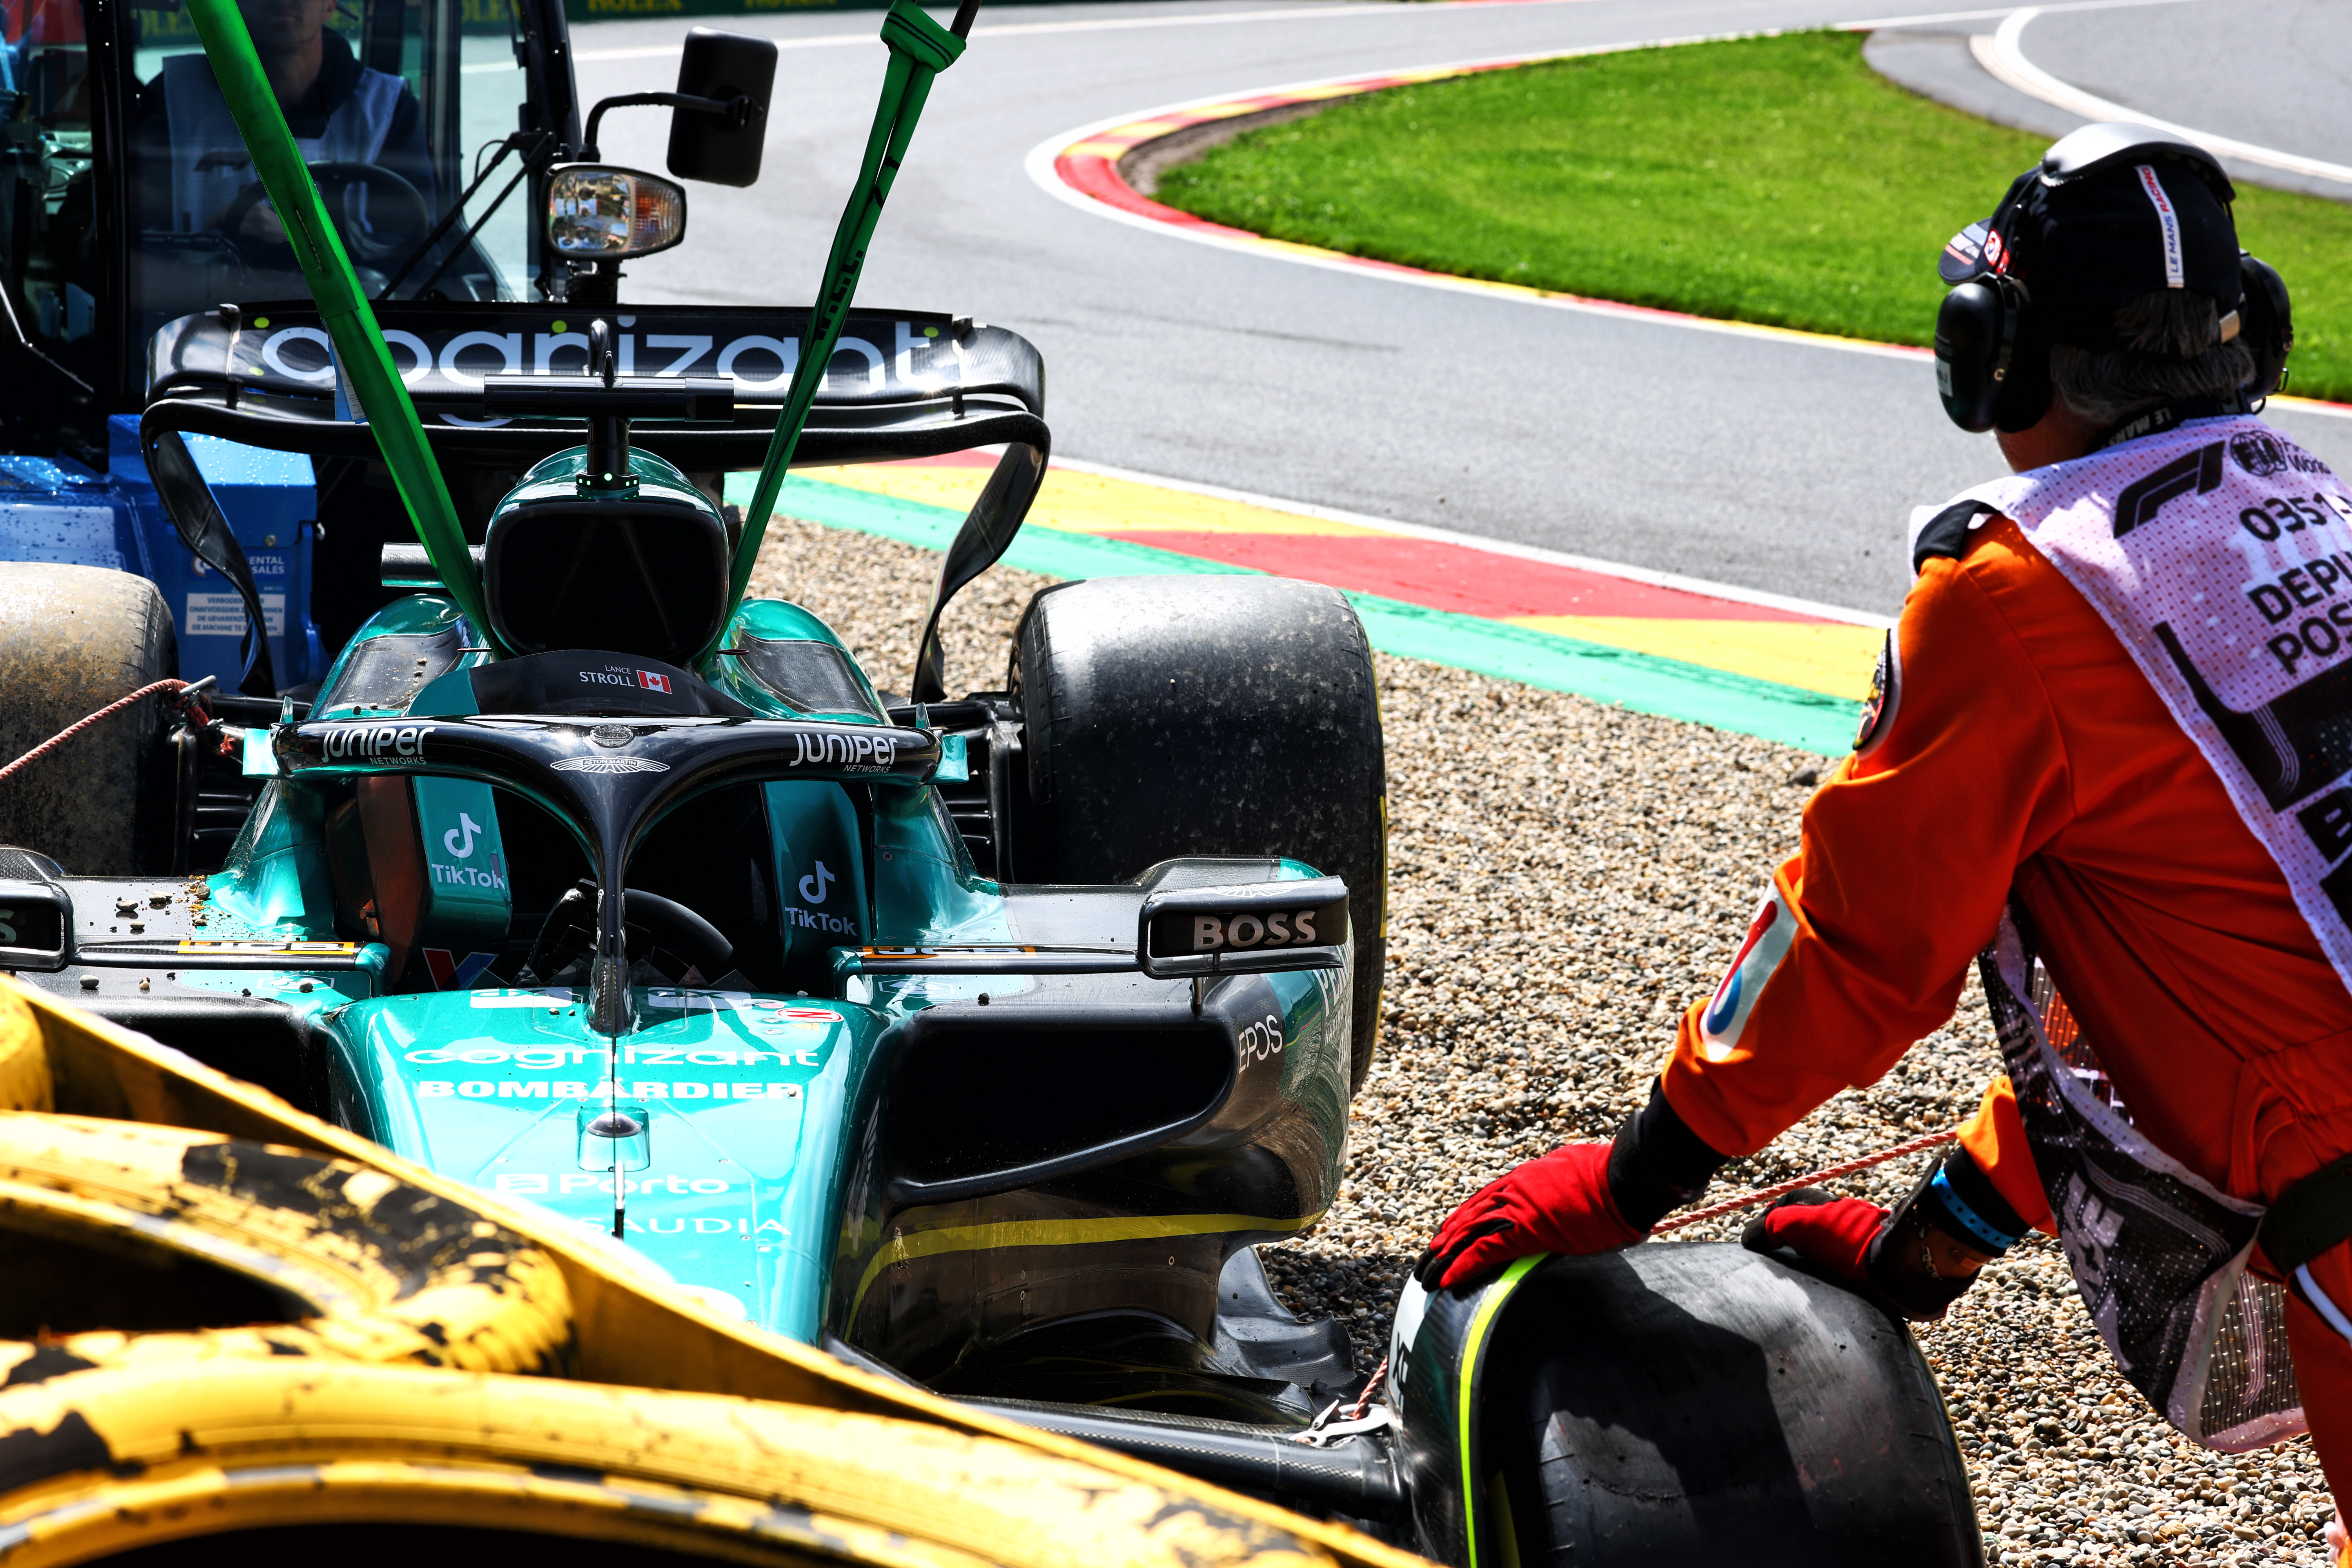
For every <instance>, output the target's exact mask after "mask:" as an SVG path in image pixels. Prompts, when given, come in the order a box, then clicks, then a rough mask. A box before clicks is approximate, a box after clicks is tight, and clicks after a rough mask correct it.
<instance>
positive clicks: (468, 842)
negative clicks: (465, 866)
mask: <svg viewBox="0 0 2352 1568" xmlns="http://www.w3.org/2000/svg"><path fill="white" fill-rule="evenodd" d="M481 830H482V825H481V824H480V823H478V822H476V821H475V820H474V819H473V818H472V817H471V816H467V814H466V813H464V812H462V811H461V812H459V813H458V814H457V826H455V827H453V828H451V829H450V830H449V831H448V832H446V833H445V834H443V835H442V836H441V847H443V848H445V849H446V850H448V851H449V858H451V859H453V860H469V859H471V858H473V855H474V835H476V834H477V833H479V832H480V831H481ZM461 834H462V835H463V836H464V837H465V843H464V844H463V845H462V846H461V845H460V844H459V843H458V842H457V840H458V837H459V836H460V835H461Z"/></svg>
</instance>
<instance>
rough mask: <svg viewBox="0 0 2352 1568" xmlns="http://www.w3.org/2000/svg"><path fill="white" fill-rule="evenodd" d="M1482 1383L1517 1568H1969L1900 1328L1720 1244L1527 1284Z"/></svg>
mask: <svg viewBox="0 0 2352 1568" xmlns="http://www.w3.org/2000/svg"><path fill="white" fill-rule="evenodd" d="M1492 1353H1493V1354H1494V1356H1495V1357H1496V1359H1495V1361H1494V1362H1493V1363H1491V1365H1490V1366H1489V1368H1488V1370H1487V1371H1486V1373H1485V1374H1484V1375H1483V1376H1482V1377H1481V1379H1480V1384H1481V1388H1482V1397H1481V1405H1482V1409H1481V1412H1480V1418H1481V1422H1482V1426H1483V1432H1484V1445H1483V1447H1484V1453H1485V1464H1484V1468H1485V1469H1486V1471H1487V1474H1488V1477H1489V1480H1488V1489H1489V1491H1490V1496H1489V1498H1487V1499H1486V1500H1483V1501H1485V1502H1486V1503H1487V1505H1488V1506H1494V1507H1498V1508H1505V1509H1507V1510H1508V1511H1509V1513H1510V1515H1511V1517H1512V1519H1513V1520H1514V1521H1515V1524H1516V1529H1515V1531H1514V1533H1515V1535H1516V1537H1517V1546H1518V1559H1519V1563H1521V1565H1522V1568H1537V1565H1538V1563H1559V1564H1562V1565H1565V1564H1570V1563H1573V1564H1577V1565H1578V1568H1584V1565H1587V1564H1591V1565H1596V1568H1636V1565H1642V1568H1647V1565H1651V1564H1656V1565H1659V1568H1664V1565H1667V1564H1673V1565H1675V1568H1680V1565H1683V1564H1688V1563H1717V1562H1721V1563H1739V1564H1741V1568H1779V1565H1781V1564H1786V1565H1789V1568H1797V1565H1799V1564H1802V1565H1803V1568H1843V1565H1845V1564H1853V1565H1855V1568H1862V1565H1865V1564H1867V1565H1869V1568H1884V1565H1885V1564H1891V1563H1904V1564H1906V1565H1910V1568H1978V1565H1980V1564H1981V1563H1983V1561H1984V1551H1983V1542H1982V1538H1981V1537H1980V1535H1979V1532H1978V1528H1977V1522H1976V1513H1975V1509H1974V1506H1973V1505H1972V1504H1971V1502H1970V1501H1969V1480H1968V1471H1967V1467H1966V1464H1965V1462H1964V1461H1963V1460H1962V1458H1961V1457H1960V1453H1959V1449H1958V1445H1957V1444H1956V1443H1955V1441H1954V1439H1953V1436H1952V1428H1951V1423H1950V1421H1949V1419H1948V1416H1947V1415H1946V1414H1945V1410H1944V1405H1943V1398H1942V1395H1941V1394H1939V1393H1938V1392H1937V1387H1936V1382H1935V1378H1934V1376H1933V1374H1932V1373H1929V1371H1928V1369H1927V1362H1926V1361H1925V1360H1924V1359H1923V1358H1922V1357H1921V1355H1920V1353H1919V1348H1918V1345H1917V1343H1916V1342H1915V1341H1914V1340H1913V1339H1912V1337H1911V1334H1910V1332H1909V1331H1908V1330H1907V1329H1906V1328H1905V1327H1904V1325H1903V1324H1901V1323H1900V1322H1898V1321H1895V1320H1894V1319H1892V1318H1889V1317H1888V1316H1886V1315H1885V1313H1884V1312H1882V1311H1880V1310H1878V1309H1877V1308H1875V1307H1874V1306H1872V1305H1871V1304H1870V1303H1868V1302H1867V1301H1864V1300H1863V1299H1862V1298H1860V1297H1859V1296H1856V1295H1854V1294H1853V1293H1852V1292H1851V1291H1848V1290H1845V1289H1841V1288H1840V1287H1838V1286H1836V1285H1832V1284H1830V1283H1827V1282H1825V1281H1822V1280H1820V1279H1812V1278H1810V1277H1808V1276H1806V1275H1804V1274H1801V1273H1800V1272H1798V1271H1797V1270H1796V1269H1794V1268H1790V1267H1788V1266H1787V1265H1786V1264H1784V1263H1782V1262H1780V1260H1779V1259H1777V1258H1764V1257H1759V1256H1758V1255H1756V1254H1754V1253H1750V1252H1747V1251H1744V1250H1742V1249H1741V1248H1740V1247H1735V1246H1724V1245H1711V1244H1702V1245H1674V1244H1664V1245H1652V1246H1645V1247H1634V1248H1632V1249H1631V1250H1629V1251H1626V1252H1622V1253H1607V1254H1602V1255H1600V1256H1597V1257H1592V1258H1555V1259H1553V1260H1551V1261H1550V1262H1549V1263H1547V1264H1545V1265H1544V1266H1543V1267H1542V1268H1539V1269H1538V1270H1537V1271H1536V1272H1535V1273H1533V1274H1530V1275H1529V1276H1528V1278H1527V1279H1525V1280H1524V1281H1522V1282H1521V1283H1520V1285H1519V1287H1518V1289H1517V1292H1515V1293H1514V1295H1513V1297H1512V1299H1511V1300H1510V1301H1509V1304H1508V1308H1507V1313H1506V1315H1505V1321H1504V1322H1503V1323H1502V1324H1501V1325H1500V1326H1499V1327H1498V1329H1497V1331H1496V1343H1495V1346H1494V1349H1493V1352H1492Z"/></svg>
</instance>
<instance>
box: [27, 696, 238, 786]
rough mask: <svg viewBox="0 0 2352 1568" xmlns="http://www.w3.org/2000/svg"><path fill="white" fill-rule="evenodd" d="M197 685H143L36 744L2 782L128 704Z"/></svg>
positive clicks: (111, 716)
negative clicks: (157, 694)
mask: <svg viewBox="0 0 2352 1568" xmlns="http://www.w3.org/2000/svg"><path fill="white" fill-rule="evenodd" d="M204 684H205V682H204V681H197V682H195V683H194V686H202V685H204ZM194 686H192V685H191V684H190V683H189V682H187V681H184V680H173V679H163V680H156V681H151V682H149V683H148V684H147V685H145V686H142V687H141V688H140V689H138V690H136V691H134V692H132V693H131V695H130V696H128V697H124V698H121V699H118V700H115V701H112V702H110V703H108V704H107V705H106V706H105V707H103V708H101V709H100V710H98V711H97V712H95V713H93V714H91V715H90V716H89V718H87V719H84V720H81V721H79V722H78V723H73V724H68V725H67V726H66V727H65V728H64V729H62V730H60V731H58V732H57V733H56V734H54V735H52V736H50V737H49V738H48V739H47V740H46V741H44V742H41V743H40V744H39V745H37V746H35V747H34V748H33V749H32V750H31V751H29V752H26V753H25V754H24V755H23V756H21V757H18V758H17V759H16V761H15V762H13V763H9V764H8V765H7V766H6V767H5V768H0V783H5V782H6V780H7V778H8V775H9V774H11V773H15V772H16V770H17V769H19V768H21V767H23V766H24V765H25V764H26V763H33V762H38V761H39V760H40V759H41V758H43V757H46V756H47V755H48V754H49V753H50V752H54V751H56V750H57V749H58V747H59V746H62V745H64V744H65V743H66V742H68V741H70V740H72V739H73V738H74V737H75V736H76V735H79V734H80V733H81V732H82V731H84V730H87V729H89V727H90V726H91V725H93V724H98V723H102V722H103V721H106V720H109V719H111V718H113V717H114V716H115V715H116V714H117V713H120V712H121V711H123V710H125V709H127V708H135V707H137V706H138V705H139V704H140V703H141V702H142V701H144V700H146V699H148V698H150V697H152V696H154V695H155V694H156V693H157V692H159V691H168V692H173V693H175V694H176V693H178V692H182V691H188V690H193V689H194Z"/></svg>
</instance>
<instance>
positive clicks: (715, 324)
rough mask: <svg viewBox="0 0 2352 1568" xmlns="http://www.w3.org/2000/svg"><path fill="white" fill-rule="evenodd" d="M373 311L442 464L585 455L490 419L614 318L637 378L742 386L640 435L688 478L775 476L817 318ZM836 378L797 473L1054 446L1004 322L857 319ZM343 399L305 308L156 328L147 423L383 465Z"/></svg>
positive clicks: (624, 370)
mask: <svg viewBox="0 0 2352 1568" xmlns="http://www.w3.org/2000/svg"><path fill="white" fill-rule="evenodd" d="M375 309H376V315H377V318H378V320H379V321H381V323H382V325H383V339H384V343H385V346H386V347H387V348H388V349H389V350H390V351H391V353H392V358H393V363H394V367H395V368H396V369H397V370H398V371H399V373H400V376H401V380H402V383H403V384H404V385H405V386H406V388H407V390H408V394H409V397H410V399H411V400H412V401H413V402H414V403H415V406H416V411H417V413H418V415H419V416H421V417H422V418H423V420H424V422H425V437H426V439H427V440H428V441H429V442H430V443H431V445H432V447H433V451H434V455H435V456H436V458H440V459H441V460H442V461H443V462H445V463H447V462H458V463H478V464H486V465H492V466H496V467H499V468H528V467H529V466H530V465H531V464H532V463H535V462H537V461H538V460H539V459H540V458H544V457H546V456H548V455H549V454H550V453H551V452H557V451H561V450H562V449H563V448H565V447H575V446H578V445H580V444H581V443H582V442H583V441H584V440H585V439H586V438H587V425H586V422H585V421H584V420H581V419H551V418H532V417H501V416H498V415H496V414H494V413H492V412H491V410H490V409H489V408H488V406H487V405H486V404H485V401H484V383H485V382H486V381H488V380H490V379H492V378H497V379H499V380H501V381H509V382H511V380H512V379H513V378H518V377H520V378H528V379H536V378H541V377H548V378H554V377H570V378H576V377H577V376H579V375H580V374H582V373H583V370H584V369H585V368H586V365H587V356H588V343H589V339H588V325H589V322H590V321H591V320H592V319H595V318H597V317H602V318H604V319H605V320H606V321H610V322H611V323H612V325H613V328H614V336H615V339H616V341H617V344H618V352H619V359H620V365H619V370H620V374H621V375H622V376H624V377H629V378H636V379H640V380H651V381H668V380H686V379H705V378H708V379H716V380H724V381H729V382H731V383H732V384H733V385H734V388H735V411H734V416H733V417H732V418H731V419H729V420H725V421H711V420H697V421H686V420H647V421H645V422H643V423H640V424H637V425H636V426H635V428H634V429H633V431H632V433H631V436H630V439H631V442H632V444H634V445H635V446H639V447H644V448H645V449H646V450H648V451H651V452H655V453H657V454H658V455H660V456H661V457H664V458H668V459H669V460H670V461H671V462H673V463H676V464H677V466H678V467H679V468H684V469H686V470H688V472H709V471H712V470H743V469H751V468H758V467H759V466H760V463H761V459H762V458H764V457H765V456H766V454H767V449H768V445H769V442H770V440H771V439H772V437H773V435H774V432H775V424H776V415H777V411H778V410H779V409H780V408H781V407H782V404H783V400H784V395H785V392H786V389H787V387H788V386H789V384H790V383H791V381H792V378H793V370H794V368H795V366H796V363H797V360H798V356H799V350H800V343H801V341H802V338H803V333H804V332H805V331H806V328H807V325H808V317H809V312H808V311H807V310H805V309H795V310H707V309H703V308H701V307H698V306H687V305H631V306H624V307H614V308H605V309H602V310H582V309H580V308H579V307H576V306H564V305H557V304H540V305H532V304H513V303H510V304H497V305H467V304H449V303H439V302H427V303H410V302H389V301H387V302H384V303H382V304H379V305H377V306H376V308H375ZM826 368H827V374H826V376H825V382H824V389H823V391H822V392H821V393H820V394H819V395H818V398H817V402H816V405H815V408H814V412H813V414H812V416H811V418H810V422H809V426H808V428H807V431H806V433H805V434H804V435H803V437H802V438H801V441H800V444H799V447H798V448H797V449H796V450H795V452H794V454H793V466H794V467H801V468H806V467H816V466H821V465H825V464H832V463H854V462H872V461H877V460H884V459H887V458H911V457H929V456H935V455H938V454H940V453H945V452H954V451H963V450H968V449H970V448H971V447H984V446H996V445H1003V444H1014V445H1022V446H1028V447H1037V448H1039V449H1040V450H1043V449H1045V447H1047V446H1048V440H1049V438H1048V437H1047V434H1046V431H1045V423H1044V419H1043V417H1042V416H1043V415H1044V413H1045V363H1044V361H1043V360H1042V359H1041V358H1040V357H1039V355H1038V353H1037V351H1036V349H1035V348H1034V346H1032V345H1031V344H1030V342H1028V340H1026V339H1025V338H1023V337H1022V336H1021V335H1020V334H1019V333H1017V332H1012V331H1006V330H1005V329H1003V328H1002V327H992V326H988V325H984V324H982V323H979V322H975V321H970V320H967V319H959V318H956V317H951V316H948V315H944V314H940V313H938V312H934V311H920V310H892V311H881V310H858V311H855V312H853V313H852V314H851V316H850V317H849V319H848V321H847V322H846V324H845V329H844V331H843V333H842V336H841V340H840V342H839V344H838V345H837V346H836V348H835V352H834V354H833V358H832V361H831V363H830V364H829V365H828V366H827V367H826ZM339 392H341V388H339V385H338V374H337V368H336V365H335V363H334V360H333V356H332V354H331V352H330V347H329V340H328V335H327V331H326V329H325V327H324V325H323V323H322V321H321V320H320V315H319V312H318V310H317V308H316V307H315V306H313V305H312V304H311V303H310V301H309V300H298V301H281V302H269V303H259V304H251V305H245V306H241V307H238V308H236V309H234V310H230V309H224V310H206V311H201V312H198V313H197V314H194V315H189V316H183V317H181V318H180V319H179V320H177V321H171V322H168V323H166V324H165V325H164V327H163V330H162V331H158V332H157V333H156V334H155V337H154V340H153V342H152V345H151V347H150V349H149V354H148V397H149V404H148V408H147V413H146V416H145V417H144V419H143V420H142V426H153V427H154V428H155V429H157V430H176V431H180V432H183V433H187V434H195V435H205V436H217V437H223V438H225V439H227V440H232V441H239V442H242V443H244V444H246V445H247V446H253V447H268V448H271V449H274V450H278V451H299V452H304V453H308V454H310V455H313V456H318V457H342V458H373V457H375V456H376V441H375V437H374V435H373V432H372V431H371V429H370V428H369V426H368V425H367V424H366V423H365V421H364V419H363V418H362V417H361V416H360V415H359V412H358V411H357V410H356V409H355V408H354V407H353V406H352V400H351V399H350V397H349V395H348V394H347V393H345V394H343V395H339Z"/></svg>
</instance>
